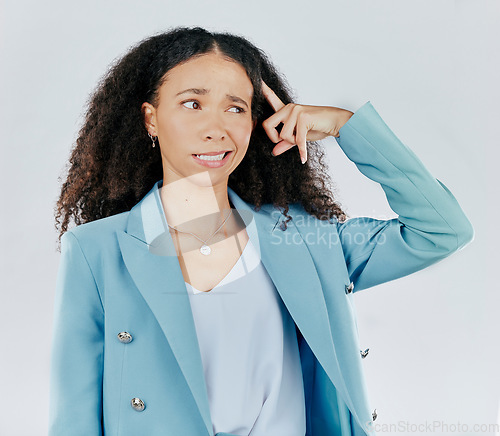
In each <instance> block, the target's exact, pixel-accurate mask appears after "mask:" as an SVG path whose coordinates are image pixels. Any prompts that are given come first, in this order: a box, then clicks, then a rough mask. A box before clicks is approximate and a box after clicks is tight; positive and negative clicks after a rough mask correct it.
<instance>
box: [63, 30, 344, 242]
mask: <svg viewBox="0 0 500 436" xmlns="http://www.w3.org/2000/svg"><path fill="white" fill-rule="evenodd" d="M212 52H218V53H221V54H222V55H223V56H226V57H228V58H231V59H232V60H234V61H236V62H238V63H239V64H240V65H241V66H243V68H245V70H246V72H247V74H248V77H249V78H250V80H251V82H252V85H253V88H254V93H253V97H252V103H251V111H252V120H257V125H256V127H255V129H254V130H253V133H252V136H251V138H250V144H249V147H248V151H247V153H246V155H245V157H244V158H243V160H242V161H241V163H240V165H239V166H238V167H237V168H236V169H235V170H234V171H233V172H232V173H231V174H230V175H229V179H228V185H229V187H231V188H232V189H233V190H234V191H235V192H236V193H237V194H238V195H239V196H240V197H241V198H242V199H243V200H245V201H246V202H249V203H251V204H253V205H254V206H255V210H259V209H260V207H261V206H262V205H263V204H265V203H272V204H273V205H274V206H277V207H280V208H283V211H282V213H283V214H284V215H285V217H286V218H287V220H286V222H288V221H289V220H290V219H291V217H289V216H288V211H289V204H293V203H300V204H301V205H302V207H303V208H304V210H305V211H306V212H307V213H309V214H311V215H314V216H316V217H317V218H318V219H323V220H326V219H331V218H332V217H336V218H337V219H338V220H339V221H344V220H345V219H346V218H347V216H346V214H345V213H344V212H343V211H342V209H341V207H340V205H339V204H338V203H337V202H336V201H335V200H334V198H333V197H334V196H333V194H332V191H331V189H332V187H333V182H332V181H331V179H330V177H329V174H328V168H327V165H326V164H325V163H324V162H323V159H324V151H323V148H322V147H321V146H320V145H318V144H317V143H316V142H313V141H310V142H308V143H307V146H308V150H307V155H308V160H307V162H306V163H305V164H304V165H303V164H302V163H301V162H300V158H299V154H298V153H293V154H291V155H290V156H287V158H285V159H281V158H279V157H278V158H275V157H272V156H271V154H270V150H272V149H273V148H274V146H275V144H274V143H273V142H272V141H271V140H270V139H269V137H268V136H267V133H266V132H265V130H264V128H263V127H262V121H264V120H265V119H267V118H269V117H270V116H271V115H273V113H275V112H274V110H273V108H272V107H271V106H270V105H269V103H268V102H267V100H266V99H265V97H264V95H263V93H262V87H261V80H264V82H266V83H267V85H269V87H270V88H271V89H273V90H274V92H275V93H276V95H277V96H278V97H279V98H280V99H281V101H283V102H284V103H285V104H288V103H293V99H292V97H291V95H292V93H291V91H290V89H289V87H288V85H287V84H286V80H285V79H284V78H283V77H281V75H280V73H279V72H278V70H277V68H276V67H274V66H273V65H272V63H271V61H270V60H269V59H268V57H267V56H266V54H265V53H264V52H263V51H262V50H260V49H259V48H257V47H255V46H254V45H253V44H252V43H250V42H249V41H248V40H247V39H245V38H243V37H241V36H237V35H234V34H229V33H212V32H209V31H207V30H206V29H204V28H201V27H193V28H189V27H176V28H174V29H172V30H170V31H167V32H162V33H157V34H154V35H153V36H150V37H148V38H146V39H144V40H142V41H140V42H139V43H137V44H136V45H135V46H133V47H131V48H130V50H129V51H128V52H127V53H126V54H125V55H124V56H123V57H122V58H119V59H118V60H116V61H115V62H114V63H113V64H112V65H111V66H110V68H109V69H108V71H107V73H106V74H105V75H104V76H103V78H101V80H100V81H99V83H98V85H97V87H96V89H95V91H94V92H93V93H92V94H91V95H90V97H89V98H88V100H87V103H86V114H85V120H84V123H83V126H82V127H81V129H80V131H79V133H78V138H77V140H76V145H75V146H74V148H73V149H72V151H71V156H70V158H69V163H68V164H67V165H66V168H65V169H67V167H68V166H69V164H70V166H69V169H68V174H67V177H66V181H65V182H64V183H63V184H62V187H61V193H60V197H59V199H58V201H57V203H56V205H55V220H56V225H55V226H56V229H58V226H60V227H61V228H60V233H59V238H58V240H59V243H60V241H61V237H62V235H63V234H64V233H65V232H66V231H67V230H68V224H69V221H70V217H71V216H73V219H74V222H75V224H76V225H80V224H83V223H86V222H90V221H94V220H98V219H101V218H106V217H108V216H111V215H114V214H118V213H122V212H125V211H128V210H130V209H131V208H132V207H133V206H134V205H135V204H137V203H138V201H139V200H141V199H142V198H143V197H144V195H145V194H146V193H147V192H148V191H149V190H150V189H151V188H152V187H153V185H154V184H155V183H156V182H157V181H158V180H160V179H162V177H163V168H162V160H161V154H160V149H159V147H155V148H152V147H151V140H150V138H149V137H148V131H147V130H146V126H145V123H144V115H143V113H142V111H141V105H142V103H144V102H146V101H147V102H149V103H151V104H152V105H153V106H154V107H157V105H158V100H159V88H160V86H161V85H162V83H163V80H164V75H165V73H166V72H168V71H169V70H170V69H172V68H173V67H175V66H176V65H178V64H180V63H181V62H185V61H187V60H189V59H190V58H192V57H193V56H201V55H204V54H207V53H212ZM58 180H59V181H61V177H59V178H58ZM61 217H62V223H61ZM286 222H285V228H286ZM58 249H60V248H58Z"/></svg>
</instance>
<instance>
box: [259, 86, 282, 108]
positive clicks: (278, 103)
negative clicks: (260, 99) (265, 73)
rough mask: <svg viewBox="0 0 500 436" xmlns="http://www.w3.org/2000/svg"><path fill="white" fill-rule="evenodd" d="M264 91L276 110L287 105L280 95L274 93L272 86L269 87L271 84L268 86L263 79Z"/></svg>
mask: <svg viewBox="0 0 500 436" xmlns="http://www.w3.org/2000/svg"><path fill="white" fill-rule="evenodd" d="M262 93H263V94H264V97H266V100H267V101H268V102H269V104H270V105H271V107H272V108H273V109H274V110H275V111H276V112H277V111H279V110H280V109H281V108H282V107H284V106H285V104H284V103H283V102H282V101H281V100H280V99H279V97H278V96H277V95H276V94H275V93H274V91H273V90H272V89H271V88H269V86H267V84H266V82H264V80H262Z"/></svg>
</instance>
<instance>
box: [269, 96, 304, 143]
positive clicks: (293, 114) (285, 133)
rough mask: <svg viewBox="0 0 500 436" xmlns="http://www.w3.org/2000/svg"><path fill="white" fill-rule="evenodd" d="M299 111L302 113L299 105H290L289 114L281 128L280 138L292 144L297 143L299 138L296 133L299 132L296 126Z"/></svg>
mask: <svg viewBox="0 0 500 436" xmlns="http://www.w3.org/2000/svg"><path fill="white" fill-rule="evenodd" d="M282 112H285V111H282ZM299 113H300V107H299V106H298V105H290V110H289V112H288V114H289V115H288V117H287V118H286V120H285V121H284V124H283V128H282V129H281V132H280V138H281V139H284V140H285V141H288V142H290V143H291V144H297V139H296V137H295V135H296V133H297V132H296V126H297V120H298V116H299ZM273 116H274V115H273Z"/></svg>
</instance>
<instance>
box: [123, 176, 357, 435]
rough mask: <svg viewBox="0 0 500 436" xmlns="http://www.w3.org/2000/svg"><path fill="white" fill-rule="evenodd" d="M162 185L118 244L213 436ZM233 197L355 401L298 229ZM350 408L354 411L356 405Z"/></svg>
mask: <svg viewBox="0 0 500 436" xmlns="http://www.w3.org/2000/svg"><path fill="white" fill-rule="evenodd" d="M162 182H163V181H162V180H160V181H158V182H157V183H156V184H155V185H154V186H153V188H152V189H151V190H150V191H149V192H148V193H147V194H146V195H145V196H144V198H143V199H142V200H141V201H140V202H139V203H137V204H136V205H135V206H134V207H133V208H132V209H131V211H130V213H129V217H128V221H127V227H126V230H125V231H118V232H117V236H118V242H119V245H120V250H121V252H122V256H123V260H124V262H125V265H126V267H127V269H128V271H129V273H130V275H131V277H132V279H133V281H134V283H135V284H136V286H137V288H138V290H139V291H140V293H141V294H142V296H143V297H144V299H145V301H146V302H147V304H148V305H149V307H150V309H151V311H152V312H153V314H154V316H155V317H156V318H157V320H158V323H159V325H160V326H161V328H162V330H163V332H164V334H165V337H166V339H167V340H168V343H169V345H170V347H171V349H172V352H173V353H174V355H175V357H176V359H177V361H178V364H179V367H180V368H181V370H182V373H183V375H184V377H185V379H186V382H187V383H188V385H189V387H190V389H191V392H192V393H193V397H194V399H195V401H196V404H197V405H198V408H199V411H200V414H201V416H202V417H203V420H204V422H205V425H206V427H207V431H208V433H209V434H210V435H211V434H212V432H213V429H212V422H211V417H210V409H209V403H208V394H207V389H206V382H205V378H204V372H203V365H202V360H201V354H200V351H199V344H198V339H197V335H196V329H195V324H194V319H193V315H192V312H191V306H190V301H189V296H188V293H187V289H186V285H185V283H184V277H183V275H182V271H181V268H180V264H179V261H178V258H177V255H176V252H175V247H174V244H173V241H172V237H171V236H170V232H169V231H168V226H167V221H166V217H165V213H164V210H163V206H162V203H161V199H160V195H159V191H158V189H159V188H160V187H161V186H162ZM228 196H229V198H230V200H231V202H232V203H233V205H234V206H235V208H236V209H237V210H238V212H239V214H240V216H241V217H242V218H243V220H244V221H245V223H246V225H247V227H246V229H247V234H248V236H249V237H250V239H251V241H252V243H253V245H254V246H255V247H256V249H257V250H258V252H259V255H260V258H261V260H262V263H263V265H264V267H265V268H266V270H267V272H268V274H269V276H270V277H271V279H272V281H273V283H274V284H275V286H276V289H277V290H278V293H279V294H280V296H281V298H282V300H283V302H284V304H285V306H286V307H287V309H288V311H289V312H290V315H291V316H292V318H293V319H294V321H295V323H296V324H297V326H298V328H299V329H300V332H301V334H302V336H303V337H304V339H305V340H306V341H307V343H308V345H309V347H310V348H311V350H312V352H313V353H314V354H315V356H316V358H317V359H318V361H319V362H320V364H321V365H322V367H323V368H324V369H325V372H326V373H327V375H328V376H329V377H330V379H331V380H332V382H333V383H334V384H335V386H337V387H340V388H341V391H342V392H343V395H344V397H346V396H348V395H347V392H348V390H347V388H346V386H345V382H344V379H343V378H342V376H341V373H340V369H339V364H338V360H337V356H336V354H335V348H334V343H333V339H332V335H331V331H330V322H329V319H328V312H327V309H326V304H325V300H324V296H323V291H322V287H321V282H320V280H319V278H318V275H317V271H316V267H315V265H314V262H313V260H312V257H311V255H310V253H309V250H308V248H307V246H306V245H305V243H304V241H303V239H302V237H301V236H300V233H299V232H298V230H297V228H296V227H295V225H294V224H293V221H290V222H289V223H287V225H288V228H287V230H286V231H285V232H283V231H282V230H281V228H280V226H279V221H280V219H281V218H282V217H283V215H281V213H280V212H279V211H277V210H276V209H274V208H273V206H272V205H269V204H266V205H264V206H262V207H261V209H260V210H259V211H258V212H257V211H255V210H254V209H253V206H252V205H251V204H249V203H246V202H245V201H243V200H242V199H241V198H240V197H239V196H238V195H237V194H236V193H235V192H234V191H233V190H232V189H231V188H229V187H228ZM273 213H275V215H274V214H273ZM283 218H284V217H283ZM285 235H286V237H285ZM345 400H346V402H348V404H351V406H352V403H351V401H350V398H345Z"/></svg>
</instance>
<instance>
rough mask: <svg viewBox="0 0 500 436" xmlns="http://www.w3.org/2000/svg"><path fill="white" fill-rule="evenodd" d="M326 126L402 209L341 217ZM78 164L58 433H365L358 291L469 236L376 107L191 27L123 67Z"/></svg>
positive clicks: (71, 197)
mask: <svg viewBox="0 0 500 436" xmlns="http://www.w3.org/2000/svg"><path fill="white" fill-rule="evenodd" d="M280 123H282V124H283V125H282V128H281V129H280V130H279V131H278V129H277V127H278V126H279V124H280ZM327 136H334V137H336V138H337V142H338V143H339V145H340V147H341V148H342V150H343V151H344V152H345V154H346V155H347V157H348V158H349V159H350V160H352V161H353V162H354V163H355V164H356V166H357V167H358V169H359V170H360V171H361V172H362V173H363V174H365V175H366V176H367V177H369V178H370V179H372V180H374V181H376V182H378V183H380V184H381V186H382V188H383V189H384V192H385V194H386V196H387V199H388V201H389V204H390V206H391V208H392V209H393V210H394V212H396V213H397V214H398V216H399V218H394V219H390V220H378V219H373V218H368V217H363V218H352V219H347V216H346V215H345V213H344V212H343V211H342V209H341V207H340V205H339V204H338V203H337V202H335V200H334V198H333V194H332V193H331V191H330V189H329V185H330V183H331V181H330V179H329V177H328V169H327V168H326V166H325V164H324V163H323V162H322V158H323V151H322V149H321V147H320V146H319V145H318V144H317V143H315V142H312V141H316V140H320V139H323V138H325V137H327ZM289 149H290V151H288V152H287V150H289ZM270 151H272V153H270ZM301 160H303V161H304V162H305V163H302V162H301ZM70 161H71V167H70V169H69V174H68V177H67V180H66V182H65V183H64V184H63V187H62V192H61V196H60V199H59V201H58V204H57V215H56V218H57V220H59V218H60V217H61V216H62V218H63V219H62V225H61V233H60V234H61V235H62V238H61V249H62V250H61V251H62V258H61V264H60V267H59V273H58V277H57V290H56V302H55V313H56V317H55V324H54V337H53V349H52V364H51V385H50V386H51V399H50V430H49V436H59V435H65V436H67V435H77V434H78V435H80V434H82V435H83V434H85V435H102V434H105V435H129V434H130V435H132V434H143V435H147V436H154V435H214V434H215V435H219V436H222V435H230V434H232V435H254V436H257V435H259V436H260V435H266V436H267V435H273V436H276V435H278V436H279V435H287V436H295V435H297V436H299V435H301V436H303V435H305V434H307V435H314V436H321V435H366V434H370V435H373V434H375V432H374V429H373V425H372V423H373V420H375V418H376V411H375V410H373V409H372V408H371V407H370V406H369V402H368V397H367V394H366V387H365V381H364V374H363V369H362V359H364V358H365V357H366V356H367V354H368V350H360V347H359V342H358V335H357V327H356V318H355V313H354V308H353V306H352V301H351V298H352V295H353V292H355V291H359V290H361V289H365V288H369V287H371V286H374V285H377V284H380V283H384V282H387V281H389V280H393V279H396V278H399V277H402V276H405V275H408V274H411V273H413V272H415V271H418V270H421V269H423V268H425V267H427V266H429V265H431V264H433V263H436V262H438V261H440V260H442V259H444V258H445V257H447V256H449V255H450V254H452V253H453V252H455V251H457V250H459V249H460V248H462V247H464V246H465V245H466V244H467V243H469V242H470V241H471V240H472V239H473V236H474V231H473V228H472V226H471V224H470V222H469V220H468V219H467V218H466V216H465V215H464V213H463V211H462V209H461V208H460V206H459V204H458V202H457V201H456V199H455V198H454V196H453V195H452V194H451V192H450V191H449V190H448V189H447V188H446V186H445V185H444V184H443V183H441V182H440V181H439V180H437V179H435V178H434V177H433V176H432V175H431V174H430V173H429V172H428V171H427V169H426V168H425V167H424V166H423V164H422V163H421V162H420V160H419V159H418V158H417V157H416V156H415V155H414V154H413V152H412V151H411V150H410V149H409V148H407V147H406V146H405V145H404V144H402V143H401V141H399V139H398V138H397V137H396V136H395V135H394V133H393V132H392V131H391V130H390V129H389V127H388V126H387V125H386V124H385V123H384V121H383V120H382V119H381V117H380V115H379V114H378V113H377V112H376V110H375V109H374V107H373V106H372V105H371V103H370V102H367V103H365V104H364V105H363V106H362V107H361V108H360V109H358V110H357V111H356V112H355V113H353V112H351V111H348V110H345V109H341V108H336V107H322V106H306V105H300V104H295V103H293V102H292V98H291V97H290V92H289V91H288V90H287V87H286V86H285V83H284V80H283V79H281V78H280V76H279V74H278V72H277V71H276V69H275V68H274V67H273V66H272V64H271V62H270V61H269V60H268V59H267V58H266V56H265V55H264V53H262V52H261V51H260V50H259V49H257V48H256V47H254V46H253V45H252V44H251V43H249V42H248V41H246V40H245V39H243V38H241V37H238V36H234V35H230V34H215V33H210V32H207V31H206V30H204V29H201V28H198V27H196V28H177V29H174V30H172V31H170V32H166V33H163V34H159V35H155V36H153V37H150V38H148V39H146V40H144V41H142V42H141V43H140V44H138V45H137V46H135V47H134V48H133V49H131V50H130V51H129V53H127V54H126V56H124V57H123V58H122V59H120V60H119V61H118V62H117V63H116V64H115V65H114V66H113V68H112V69H111V70H110V71H109V73H108V74H107V76H106V77H105V79H104V80H103V81H102V82H101V83H100V86H99V88H98V89H97V91H96V92H95V94H94V95H93V96H92V98H91V100H90V103H89V108H88V113H87V117H86V120H85V124H84V126H83V128H82V129H81V131H80V135H79V138H78V139H77V144H76V147H75V149H74V150H73V152H72V156H71V159H70ZM71 216H73V218H74V221H75V223H76V224H79V225H77V226H76V227H75V228H73V229H71V230H68V228H67V227H68V223H69V219H70V217H71Z"/></svg>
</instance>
